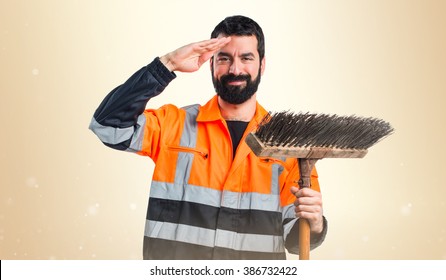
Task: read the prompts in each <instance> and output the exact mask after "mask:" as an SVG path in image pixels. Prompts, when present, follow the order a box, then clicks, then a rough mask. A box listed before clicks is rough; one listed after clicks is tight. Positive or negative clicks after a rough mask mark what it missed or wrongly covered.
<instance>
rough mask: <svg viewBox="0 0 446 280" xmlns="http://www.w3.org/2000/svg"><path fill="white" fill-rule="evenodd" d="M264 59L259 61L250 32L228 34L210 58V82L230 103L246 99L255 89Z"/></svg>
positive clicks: (254, 38) (253, 37) (255, 45)
mask: <svg viewBox="0 0 446 280" xmlns="http://www.w3.org/2000/svg"><path fill="white" fill-rule="evenodd" d="M222 36H223V35H220V36H219V37H222ZM264 60H265V59H263V60H262V63H261V61H260V57H259V53H258V51H257V38H256V37H255V36H254V35H253V36H231V41H230V42H229V43H228V44H227V45H226V46H224V47H223V48H222V49H220V50H219V51H218V52H216V53H215V54H214V56H213V59H212V61H211V72H212V82H213V83H214V87H215V90H216V92H217V94H218V95H219V96H220V98H222V99H223V100H224V101H226V102H228V103H230V104H242V103H243V102H245V101H246V100H248V99H250V98H251V97H252V96H253V95H254V93H256V92H257V87H258V85H259V83H260V76H261V75H262V74H263V69H264V65H265V63H264Z"/></svg>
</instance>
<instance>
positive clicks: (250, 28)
mask: <svg viewBox="0 0 446 280" xmlns="http://www.w3.org/2000/svg"><path fill="white" fill-rule="evenodd" d="M211 38H212V39H210V40H205V41H202V42H198V43H192V44H189V45H186V46H184V47H181V48H179V49H177V50H175V51H173V52H170V53H168V54H166V55H164V56H162V57H160V58H156V59H155V60H154V61H153V62H152V63H150V64H149V65H147V66H146V67H143V68H142V69H141V70H139V71H137V72H136V73H135V74H134V75H133V76H131V77H130V78H129V80H127V81H126V82H125V83H124V84H122V85H121V86H118V87H117V88H115V89H114V90H113V91H112V92H111V93H110V94H109V95H108V96H107V97H106V98H105V99H104V101H103V102H102V103H101V105H100V106H99V108H98V109H97V110H96V112H95V114H94V117H93V119H92V121H91V124H90V129H92V130H93V131H94V132H95V133H96V134H97V136H98V137H99V138H100V139H101V141H102V142H103V143H104V144H105V145H107V146H109V147H112V148H115V149H118V150H125V151H130V152H135V153H137V154H139V155H145V156H149V157H151V158H152V159H153V161H154V162H155V170H154V174H153V180H152V185H151V189H150V198H149V206H148V211H147V219H146V229H145V234H144V252H143V253H144V258H145V259H285V258H286V254H285V248H286V249H288V251H289V252H291V253H298V224H299V223H296V220H297V218H306V219H308V221H309V223H310V229H311V233H312V238H311V243H312V248H314V247H317V246H319V245H320V244H321V243H322V242H323V240H324V238H325V235H326V230H327V223H326V220H325V218H324V217H323V215H322V198H321V195H320V193H319V192H318V190H319V184H318V181H317V174H316V172H314V173H313V174H312V186H313V187H312V188H313V189H302V190H299V189H298V188H297V187H296V182H297V180H298V178H299V171H298V165H297V160H295V159H276V158H259V157H257V156H256V155H254V154H253V152H252V151H251V150H250V148H249V147H248V146H247V145H246V143H245V141H244V138H245V136H246V135H247V133H249V132H251V131H253V130H255V128H256V127H257V126H258V124H259V122H260V121H261V120H262V118H263V117H264V116H265V114H267V112H266V111H265V109H263V107H262V106H260V105H259V104H258V103H257V101H256V92H257V86H258V85H259V83H260V78H261V76H262V74H263V71H264V70H265V56H264V54H265V47H264V36H263V32H262V29H261V28H260V26H259V25H258V24H257V23H256V22H255V21H253V20H252V19H249V18H247V17H243V16H233V17H228V18H226V19H224V20H223V21H222V22H221V23H220V24H218V25H217V26H216V27H215V29H214V31H213V32H212V34H211ZM208 60H209V61H210V68H211V73H212V81H213V83H214V87H215V90H216V93H217V95H215V96H214V97H213V98H212V99H211V100H210V101H209V102H208V103H207V104H206V105H204V106H200V105H192V106H187V107H185V108H177V107H175V106H174V105H165V106H163V107H161V108H159V109H156V110H151V109H148V110H145V106H146V103H147V102H148V101H149V99H151V98H152V97H154V96H156V95H158V94H160V93H161V92H162V91H163V90H164V89H165V87H166V86H167V85H168V84H169V82H171V81H172V80H173V79H174V78H175V77H176V75H175V73H174V72H176V71H178V72H194V71H196V70H198V69H199V68H200V67H201V66H202V65H203V64H204V63H205V62H206V61H208ZM190 91H191V89H185V92H190Z"/></svg>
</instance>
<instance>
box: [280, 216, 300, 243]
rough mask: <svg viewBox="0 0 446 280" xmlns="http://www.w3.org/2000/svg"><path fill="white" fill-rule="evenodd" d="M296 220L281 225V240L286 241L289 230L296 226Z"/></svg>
mask: <svg viewBox="0 0 446 280" xmlns="http://www.w3.org/2000/svg"><path fill="white" fill-rule="evenodd" d="M296 222H297V218H296V219H294V220H291V221H289V222H288V223H286V224H285V225H283V239H284V240H286V238H287V236H288V234H290V231H291V229H292V228H293V226H294V224H296Z"/></svg>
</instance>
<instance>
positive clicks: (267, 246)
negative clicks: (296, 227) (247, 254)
mask: <svg viewBox="0 0 446 280" xmlns="http://www.w3.org/2000/svg"><path fill="white" fill-rule="evenodd" d="M215 246H218V247H223V248H230V249H234V250H240V251H253V252H274V253H281V252H284V247H283V238H282V236H274V235H261V234H246V233H237V232H233V231H227V230H221V229H217V233H216V240H215Z"/></svg>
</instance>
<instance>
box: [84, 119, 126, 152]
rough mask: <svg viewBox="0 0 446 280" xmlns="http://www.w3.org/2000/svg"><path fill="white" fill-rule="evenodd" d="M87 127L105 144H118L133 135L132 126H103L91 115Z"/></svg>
mask: <svg viewBox="0 0 446 280" xmlns="http://www.w3.org/2000/svg"><path fill="white" fill-rule="evenodd" d="M89 128H90V129H91V130H92V131H93V132H94V133H95V134H96V135H97V136H98V137H99V139H100V140H101V141H102V142H104V143H107V144H112V145H114V144H118V143H122V142H124V141H127V140H129V139H130V138H131V137H132V135H133V130H134V129H133V126H132V127H127V128H117V127H111V126H103V125H102V124H100V123H98V122H97V121H96V119H95V118H94V117H93V118H92V119H91V122H90V126H89Z"/></svg>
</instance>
